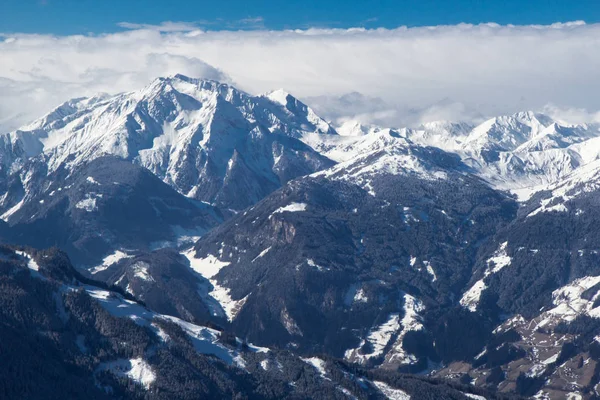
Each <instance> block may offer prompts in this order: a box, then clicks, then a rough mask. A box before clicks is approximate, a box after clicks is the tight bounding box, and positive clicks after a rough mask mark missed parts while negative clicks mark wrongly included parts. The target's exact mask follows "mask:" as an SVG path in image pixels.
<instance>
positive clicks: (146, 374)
mask: <svg viewBox="0 0 600 400" xmlns="http://www.w3.org/2000/svg"><path fill="white" fill-rule="evenodd" d="M98 370H100V371H109V372H111V373H112V374H114V375H116V376H118V377H125V378H129V379H131V380H132V381H134V382H136V383H138V384H140V385H142V386H143V387H144V388H145V389H146V390H148V389H150V386H151V385H152V383H153V382H154V380H155V379H156V375H155V374H154V371H152V368H151V367H150V365H149V364H148V363H147V362H146V361H145V360H144V359H143V358H141V357H138V358H134V359H131V360H124V359H120V360H116V361H111V362H108V363H103V364H100V366H99V367H98Z"/></svg>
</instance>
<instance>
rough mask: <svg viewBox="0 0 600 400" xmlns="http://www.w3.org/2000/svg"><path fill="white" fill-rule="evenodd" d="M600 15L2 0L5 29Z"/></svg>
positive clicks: (320, 2) (535, 1) (538, 9)
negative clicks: (129, 24)
mask: <svg viewBox="0 0 600 400" xmlns="http://www.w3.org/2000/svg"><path fill="white" fill-rule="evenodd" d="M575 20H584V21H586V22H587V23H593V22H598V21H600V1H597V0H502V1H500V0H497V1H492V0H369V1H365V0H363V1H358V0H350V1H341V0H285V1H267V0H261V1H247V0H221V1H215V0H211V1H198V0H196V1H194V0H170V1H152V0H0V32H10V33H15V32H22V33H51V34H58V35H67V34H86V33H90V32H93V33H101V32H114V31H119V30H123V28H121V27H119V26H118V25H117V24H118V23H119V22H131V23H139V24H141V23H144V24H159V23H161V22H163V21H186V22H198V23H199V25H200V26H202V27H204V28H205V29H211V30H221V29H256V28H260V27H265V28H268V29H276V30H279V29H286V28H306V27H331V28H347V27H355V26H364V27H368V28H369V27H385V28H394V27H397V26H403V25H407V26H424V25H441V24H443V25H446V24H457V23H460V22H467V23H480V22H497V23H500V24H515V25H525V24H550V23H553V22H565V21H575Z"/></svg>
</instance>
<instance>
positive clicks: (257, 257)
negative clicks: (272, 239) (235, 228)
mask: <svg viewBox="0 0 600 400" xmlns="http://www.w3.org/2000/svg"><path fill="white" fill-rule="evenodd" d="M269 250H271V246H269V247H267V248H266V249H264V250H263V251H261V252H260V254H259V255H257V256H256V257H254V259H253V260H252V262H254V261H256V260H258V259H259V258H261V257H264V255H265V254H267V253H268V252H269Z"/></svg>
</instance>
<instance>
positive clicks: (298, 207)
mask: <svg viewBox="0 0 600 400" xmlns="http://www.w3.org/2000/svg"><path fill="white" fill-rule="evenodd" d="M299 211H306V203H291V204H288V205H287V206H284V207H279V208H278V209H277V210H275V211H273V214H278V213H282V212H299Z"/></svg>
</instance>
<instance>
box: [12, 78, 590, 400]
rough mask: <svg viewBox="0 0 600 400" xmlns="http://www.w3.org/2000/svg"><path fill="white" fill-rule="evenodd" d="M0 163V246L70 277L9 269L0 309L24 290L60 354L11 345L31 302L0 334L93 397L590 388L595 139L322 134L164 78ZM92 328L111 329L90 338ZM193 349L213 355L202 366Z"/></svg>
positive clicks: (378, 131)
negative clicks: (70, 375) (38, 292)
mask: <svg viewBox="0 0 600 400" xmlns="http://www.w3.org/2000/svg"><path fill="white" fill-rule="evenodd" d="M0 144H1V146H0V161H1V166H0V168H1V169H0V188H2V191H3V193H4V195H3V196H2V197H1V198H0V214H2V217H1V218H2V220H3V221H4V223H2V225H1V227H0V235H1V236H2V239H3V241H4V243H7V244H12V245H16V246H32V247H35V248H38V249H44V248H48V247H52V246H56V247H58V248H59V249H61V250H63V251H65V252H66V254H68V257H69V259H66V258H65V256H64V255H60V254H62V253H56V251H54V252H53V253H52V257H58V258H59V259H60V263H59V262H58V261H56V262H54V261H53V262H52V263H50V264H52V265H54V264H56V263H59V264H60V265H61V268H60V269H59V270H60V271H63V272H60V274H63V275H64V274H65V272H64V271H70V272H68V274H72V276H71V275H69V276H68V277H64V276H63V275H60V276H48V274H47V273H46V272H45V268H44V263H45V262H46V261H43V260H44V259H45V255H44V254H46V253H44V252H41V253H37V252H36V251H34V250H31V249H27V250H25V251H26V253H22V251H24V250H23V248H21V247H18V248H16V249H17V251H18V252H17V253H14V249H15V248H10V249H9V248H7V249H6V250H5V253H6V256H5V257H4V258H3V259H2V261H1V263H2V264H1V265H2V266H3V267H2V268H3V273H2V277H3V281H4V282H6V285H7V287H10V288H11V290H13V291H25V292H28V291H29V290H30V288H31V287H32V285H33V286H36V287H37V286H38V285H42V286H44V289H43V291H44V293H46V294H47V295H44V296H42V297H40V298H36V300H35V301H36V302H38V303H39V305H40V307H43V308H44V310H45V311H44V312H45V313H46V314H44V315H48V317H47V321H50V322H47V324H48V325H47V326H46V328H47V329H44V331H47V332H58V331H61V329H63V330H64V332H65V334H64V335H63V336H64V337H63V336H61V335H58V334H57V335H46V334H44V333H37V332H30V331H28V330H27V329H24V328H23V327H24V326H30V325H32V324H33V325H35V323H36V322H35V321H34V320H33V319H32V318H33V317H31V316H30V315H31V314H27V313H25V312H22V311H21V309H22V308H23V307H25V305H28V304H31V303H28V302H30V301H33V300H31V299H28V298H27V296H29V295H23V296H24V297H22V298H15V299H11V298H10V296H3V297H5V298H4V300H3V302H5V303H6V304H9V302H14V303H10V304H12V305H11V308H10V310H15V311H14V312H13V311H7V318H9V317H10V321H11V322H10V323H9V324H8V326H7V328H6V329H7V330H8V331H10V332H11V333H10V334H15V335H16V334H23V332H28V333H27V334H28V335H30V337H31V340H32V341H35V340H36V339H35V338H37V337H38V335H41V336H43V337H44V338H46V337H47V336H49V339H48V338H46V339H44V340H49V341H50V342H52V346H56V352H57V356H56V360H60V363H67V364H69V363H75V364H77V365H78V368H82V370H81V372H80V374H81V376H84V377H85V376H87V377H85V378H82V381H81V387H82V388H85V389H82V390H90V391H92V392H93V393H94V395H95V396H96V395H97V396H99V398H100V397H102V396H103V395H109V394H110V393H119V394H120V395H122V396H124V397H126V398H127V397H132V398H137V397H143V396H148V397H149V398H162V397H165V396H167V397H165V398H168V395H166V394H165V393H169V392H168V391H172V392H170V393H172V394H173V396H175V397H177V398H185V397H186V396H188V395H189V394H190V393H193V392H192V391H190V392H188V391H186V390H188V389H185V390H184V389H182V388H181V386H180V385H179V384H178V383H173V382H175V381H176V378H174V377H171V376H170V375H169V373H168V367H166V365H167V364H165V363H167V362H169V363H172V364H171V365H176V366H177V368H182V369H185V370H187V371H189V370H190V369H192V370H193V369H194V368H200V367H198V365H200V364H202V363H204V364H202V365H203V367H201V369H202V371H205V372H203V373H204V374H205V376H202V377H196V378H197V380H195V381H194V382H197V384H198V385H200V386H202V387H203V389H202V390H203V393H205V394H207V395H208V396H212V397H218V396H228V395H231V394H232V393H233V394H239V395H240V396H242V395H243V394H245V395H246V396H247V397H249V398H263V397H264V398H278V397H281V396H285V397H290V398H331V396H333V395H332V393H335V396H338V397H340V398H382V397H388V398H403V399H404V398H413V399H420V398H452V399H459V398H466V397H465V396H466V395H465V393H469V397H471V398H480V397H473V396H483V398H497V397H498V396H500V397H502V396H504V395H507V396H519V395H521V396H536V397H537V398H550V399H559V398H567V397H568V396H571V398H585V399H588V398H589V399H591V398H595V396H597V390H600V387H597V385H598V383H599V379H600V378H599V377H600V366H598V365H599V364H598V363H599V362H600V339H598V336H596V334H597V327H599V326H600V325H599V322H598V321H600V320H598V319H597V317H598V316H599V315H600V314H599V310H600V308H599V307H600V303H599V302H598V296H599V295H600V283H599V280H600V278H599V276H600V270H599V269H598V265H600V264H599V263H598V261H600V259H599V257H600V256H599V253H598V252H599V251H600V243H596V242H597V241H598V239H597V238H598V235H597V228H596V227H597V226H598V223H597V219H600V208H599V205H600V203H599V202H598V198H599V197H598V196H599V194H600V193H599V190H600V160H599V159H600V157H599V156H600V125H595V124H581V125H567V124H562V123H559V122H557V121H555V120H553V119H552V118H550V117H549V116H547V115H543V114H539V113H535V112H531V111H523V112H520V113H517V114H514V115H508V116H498V117H496V118H493V119H490V120H488V121H485V122H483V123H481V124H479V125H476V126H474V125H472V124H470V123H466V122H430V123H426V124H423V125H422V126H420V127H418V128H403V129H389V128H386V127H375V126H362V125H360V123H358V122H356V121H350V122H346V123H345V124H343V125H342V126H333V125H332V124H331V123H329V122H327V121H326V120H324V119H323V118H321V117H319V116H318V115H316V113H315V112H314V111H313V110H312V109H311V108H310V107H309V105H305V104H303V103H302V102H300V101H299V100H298V99H296V98H295V97H293V96H292V95H291V94H288V93H286V92H284V91H282V90H277V91H274V92H270V93H267V94H264V95H259V96H254V95H250V94H247V93H244V92H242V91H240V90H237V89H235V88H234V87H231V86H229V85H226V84H222V83H219V82H215V81H210V80H198V79H193V78H189V77H186V76H183V75H175V76H171V77H167V78H158V79H156V80H154V81H153V82H152V83H151V84H149V85H148V86H146V87H145V88H143V89H141V90H138V91H135V92H130V93H124V94H119V95H115V96H109V95H103V96H98V97H93V98H80V99H74V100H71V101H69V102H67V103H65V104H63V105H61V106H59V107H57V108H56V109H54V110H53V111H51V112H50V113H48V114H47V115H45V116H43V117H41V118H40V119H38V120H36V121H33V122H32V123H30V124H28V125H26V126H24V127H22V128H20V129H18V130H16V131H13V132H9V133H6V134H4V135H1V136H0ZM19 252H21V253H19ZM55 253H56V254H59V255H58V256H57V255H56V254H55ZM32 262H35V263H37V264H36V265H38V267H37V269H36V268H32V265H33V264H31V263H32ZM71 262H72V264H73V265H74V267H75V269H73V267H72V266H71ZM40 266H42V267H41V268H40ZM19 268H20V269H19ZM27 268H29V269H30V270H31V269H33V270H34V272H35V273H34V272H31V274H33V275H32V276H26V275H27V274H25V273H24V272H23V271H25V272H28V271H27ZM15 271H19V272H15ZM40 271H42V272H41V275H42V278H40V277H39V276H38V274H39V273H40ZM15 274H16V275H15ZM92 278H93V279H94V282H92V283H89V282H88V281H87V280H89V279H92ZM86 279H87V280H86ZM38 281H39V282H38ZM19 285H21V286H19ZM45 285H47V286H49V287H48V288H46V287H45ZM90 285H91V286H93V287H91V286H90ZM99 285H100V286H99ZM102 285H105V286H104V287H102ZM76 287H79V288H80V289H77V290H75V288H76ZM99 287H100V288H101V289H102V290H103V291H102V292H101V293H100V289H98V288H99ZM23 288H24V289H23ZM111 291H112V292H114V293H113V294H110V293H109V292H111ZM74 295H76V296H77V299H73V298H72V296H74ZM53 296H54V297H56V298H60V299H63V300H61V301H63V302H64V301H67V303H66V304H67V306H64V305H60V304H62V303H60V301H58V302H57V303H56V306H55V303H53V302H50V301H49V300H48V299H51V298H54V297H53ZM86 296H91V297H86ZM117 301H118V302H121V303H123V304H125V303H126V304H127V307H129V308H131V307H134V308H135V312H134V311H132V312H130V313H129V312H125V313H124V312H121V311H119V312H116V311H115V309H118V308H119V307H117V306H115V304H113V303H114V302H117ZM135 301H138V302H139V301H141V302H143V304H141V303H135ZM80 302H82V304H83V302H86V303H85V304H86V306H85V307H84V306H78V304H79V303H80ZM89 302H91V303H89ZM38 303H36V304H38ZM88 303H89V304H95V305H93V306H89V305H88ZM98 305H99V306H98ZM77 307H79V308H77ZM89 307H92V308H93V309H94V310H95V311H94V315H95V317H94V318H96V319H98V318H100V317H101V319H102V320H104V319H106V320H107V321H109V322H106V324H109V326H113V324H114V326H115V328H114V329H113V330H111V329H112V328H111V329H108V328H106V327H105V323H104V322H101V323H99V322H95V323H91V322H90V319H89V318H88V317H89V316H88V315H87V314H86V313H87V311H86V310H87V309H88V308H89ZM98 307H100V308H98ZM144 307H147V309H146V308H144ZM129 308H128V309H129ZM77 310H79V311H77ZM99 310H105V311H108V313H105V312H103V311H99ZM144 310H145V311H144ZM150 310H152V311H150ZM140 313H142V314H140ZM70 315H71V316H72V317H69V316H70ZM113 317H116V318H113ZM73 320H76V321H79V322H77V324H80V323H81V324H84V325H85V332H86V333H85V334H82V335H83V336H84V338H83V339H80V338H79V336H77V335H75V332H76V331H77V330H76V329H78V328H77V326H79V325H73V326H71V325H69V324H71V323H75V322H68V321H73ZM130 320H133V322H135V324H133V325H132V323H130V322H131V321H130ZM142 320H143V321H142ZM59 321H62V322H60V323H59ZM157 321H171V323H174V324H175V325H176V326H178V327H179V328H177V327H175V326H171V325H169V327H167V328H165V327H161V326H159V327H158V328H157V327H156V326H155V325H156V324H157V323H158V324H159V325H160V322H157ZM54 322H56V323H57V324H58V325H53V324H54ZM23 324H25V325H23ZM61 324H62V325H61ZM122 324H126V325H131V326H134V325H135V326H138V328H135V329H138V330H139V332H138V331H136V335H138V334H139V337H140V338H141V337H143V341H142V342H141V343H146V344H145V345H142V344H139V345H137V347H136V346H134V345H133V343H134V341H131V342H129V341H128V339H127V340H125V341H126V342H127V343H128V344H127V345H126V346H125V347H126V348H125V349H117V347H118V346H117V345H116V344H114V343H113V344H111V345H110V346H113V350H111V351H108V350H106V349H105V348H104V347H103V346H105V344H106V341H104V342H103V340H105V339H106V338H110V340H115V341H119V340H124V339H123V337H121V336H120V335H127V333H126V332H128V329H133V328H128V327H120V326H121V325H122ZM206 325H210V326H212V327H213V328H214V327H218V329H219V330H222V331H223V332H226V333H225V334H221V335H223V336H224V337H225V336H227V335H229V336H228V337H229V339H228V340H229V343H226V344H223V345H218V344H215V343H216V340H217V336H218V335H219V334H218V333H216V331H211V330H209V328H206V327H205V326H206ZM148 329H150V331H148ZM167 329H168V330H169V332H171V330H172V333H168V334H166V336H165V335H164V334H161V332H163V331H165V330H167ZM8 331H7V332H8ZM175 331H176V332H175ZM152 332H154V334H153V333H152ZM157 332H158V333H157ZM7 334H8V333H7ZM89 335H92V336H89ZM152 335H154V336H152ZM156 335H158V336H156ZM185 335H188V336H190V335H191V336H192V339H191V340H192V344H191V345H189V343H187V342H186V341H188V340H189V338H188V339H181V338H180V337H186V336H185ZM155 336H156V337H155ZM92 337H93V343H94V344H93V345H91V344H85V345H82V346H79V345H73V343H80V344H81V343H89V342H90V341H91V340H92V339H91V338H92ZM235 337H238V338H240V339H239V341H237V340H236V339H235ZM103 338H104V339H103ZM157 338H158V339H160V343H162V344H159V343H158V342H157V340H158V339H157ZM194 338H196V339H197V340H201V341H202V340H208V342H210V346H218V347H219V349H217V350H215V351H217V352H218V354H217V357H219V358H220V360H221V361H218V362H217V364H215V365H216V366H215V365H213V366H210V367H208V365H209V364H211V363H212V362H209V361H206V360H205V359H204V358H203V357H205V353H206V351H205V347H204V344H202V345H199V344H198V343H197V342H196V341H195V340H196V339H194ZM71 339H72V341H74V342H73V343H71V347H70V350H69V351H71V352H70V353H68V355H65V356H64V357H63V356H59V355H58V354H60V351H61V349H62V348H63V347H62V346H65V345H64V342H65V341H69V340H71ZM138 339H139V338H138ZM138 339H136V340H138ZM106 340H108V339H106ZM110 340H109V342H110ZM140 340H141V339H140ZM98 343H104V344H98ZM111 343H112V342H111ZM115 343H116V342H115ZM183 343H187V344H183ZM243 343H253V345H252V346H250V347H248V346H246V347H244V348H243V349H241V348H240V349H238V345H239V346H242V344H243ZM144 346H145V347H144ZM179 346H184V347H185V346H187V347H185V348H186V350H185V351H184V350H182V349H181V348H179ZM190 346H191V347H190ZM253 346H262V347H260V348H259V347H253ZM263 347H264V350H261V349H262V348H263ZM53 348H54V347H53ZM77 348H79V350H80V353H81V354H86V355H85V356H83V355H81V354H78V355H77V354H76V353H77V351H76V350H77ZM82 348H85V349H88V350H89V351H87V350H86V351H83V350H81V349H82ZM192 348H195V349H196V350H197V351H196V352H191V353H190V352H189V351H188V350H189V349H192ZM211 348H212V347H211ZM90 349H91V350H90ZM211 352H212V353H213V354H214V351H212V350H211ZM192 353H193V355H189V354H192ZM196 353H198V354H200V355H197V354H196ZM182 354H184V355H183V356H182ZM260 354H266V355H265V356H264V357H263V356H262V355H260ZM92 355H93V356H92ZM82 357H83V358H82ZM173 357H174V358H176V360H175V361H173V360H171V358H173ZM196 357H200V359H201V360H200V361H199V360H198V359H196ZM225 358H226V359H225ZM73 360H75V361H73ZM168 360H170V361H168ZM284 360H287V361H284ZM307 360H308V361H307ZM223 361H225V364H226V365H227V366H225V364H223V365H221V364H222V362H223ZM61 365H62V364H61ZM303 365H309V366H312V367H311V368H313V370H314V371H312V372H311V374H312V375H314V377H313V376H312V375H311V377H310V379H307V378H306V377H305V375H304V374H306V373H307V372H301V371H304V366H303ZM191 366H192V367H191ZM205 367H206V368H213V367H214V368H217V369H219V372H218V373H217V372H214V371H212V370H210V371H208V370H206V368H205ZM92 371H93V374H92V375H90V374H91V373H92ZM99 371H101V372H102V374H100V375H101V378H102V379H101V380H100V383H98V382H99V381H98V373H99ZM206 371H208V372H206ZM104 372H106V373H104ZM86 374H87V375H86ZM403 374H420V375H421V377H415V376H413V375H403ZM424 375H429V376H430V378H431V379H430V378H424V377H423V376H424ZM216 376H218V378H216ZM111 377H112V378H111ZM196 378H194V379H196ZM313 378H314V379H313ZM434 378H435V379H440V380H443V381H444V382H446V383H444V384H442V383H440V382H441V381H438V380H434ZM171 379H175V381H172V380H171ZM190 379H191V378H190ZM40 382H42V381H40ZM132 382H133V383H132ZM207 382H211V383H210V384H208V383H207ZM448 382H454V383H448ZM41 384H42V383H40V385H41ZM454 384H456V385H458V386H452V385H454ZM194 385H196V383H194ZM203 385H204V386H203ZM265 385H266V386H268V385H276V389H273V391H272V392H269V391H268V390H266V389H265ZM319 385H325V386H326V388H325V389H322V390H324V391H322V392H319V390H321V389H318V387H319ZM460 385H462V386H460ZM468 385H472V386H468ZM473 387H475V389H474V388H473ZM190 390H191V389H190ZM194 390H196V389H194ZM111 391H113V392H111ZM165 391H166V392H165ZM23 393H25V392H23ZM425 396H429V397H425ZM577 396H579V397H577ZM240 398H242V397H240Z"/></svg>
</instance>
